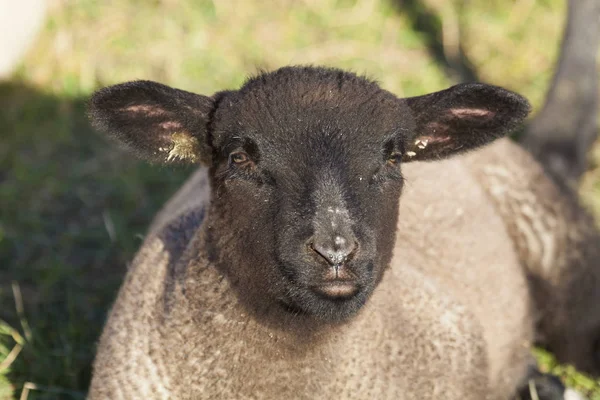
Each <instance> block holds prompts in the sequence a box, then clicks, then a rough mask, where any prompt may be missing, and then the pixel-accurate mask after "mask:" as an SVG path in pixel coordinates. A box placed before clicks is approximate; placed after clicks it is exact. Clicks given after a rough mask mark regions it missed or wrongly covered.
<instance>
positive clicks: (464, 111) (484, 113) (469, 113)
mask: <svg viewBox="0 0 600 400" xmlns="http://www.w3.org/2000/svg"><path fill="white" fill-rule="evenodd" d="M448 111H450V114H452V115H453V116H455V117H458V118H465V117H466V118H469V117H471V118H472V117H477V118H492V117H493V116H494V115H496V113H495V112H493V111H490V110H484V109H481V108H451V109H450V110H448Z"/></svg>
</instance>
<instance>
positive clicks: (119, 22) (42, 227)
mask: <svg viewBox="0 0 600 400" xmlns="http://www.w3.org/2000/svg"><path fill="white" fill-rule="evenodd" d="M461 4H462V6H461ZM565 11H566V4H565V3H564V2H563V1H559V0H543V1H535V0H514V1H510V2H507V1H503V0H492V1H490V0H471V1H469V2H461V1H458V0H454V1H443V0H426V1H422V2H417V1H416V0H387V1H386V0H382V1H376V0H296V1H293V0H277V1H275V0H274V1H268V2H265V1H260V0H236V1H230V2H225V1H218V0H213V1H210V0H201V1H198V0H180V1H178V0H162V1H161V0H152V1H140V0H113V1H93V0H79V1H74V0H72V1H68V0H62V1H61V0H50V8H49V13H48V19H47V22H46V24H45V27H44V28H43V31H42V33H41V34H40V35H39V37H38V39H37V41H36V43H35V44H34V45H33V47H32V48H31V49H30V50H29V51H28V53H27V55H26V57H25V59H24V60H23V62H22V64H21V65H20V67H19V68H18V69H17V71H16V72H15V74H14V76H13V77H12V78H11V79H10V80H9V81H7V82H4V83H0V132H1V136H0V205H1V207H0V304H1V305H2V306H1V307H0V318H1V320H2V321H1V322H0V399H4V398H7V399H9V398H13V396H14V398H19V397H20V398H22V399H57V398H60V399H63V398H64V399H79V398H84V397H85V393H86V390H87V386H88V384H89V379H90V363H91V361H92V358H93V354H94V350H95V349H94V346H95V341H96V340H97V338H98V336H99V334H100V331H101V328H102V325H103V322H104V318H105V316H106V311H107V309H108V307H109V306H110V304H111V302H112V301H113V300H114V298H115V294H116V291H117V289H118V286H119V284H120V282H121V279H122V277H123V274H124V272H125V269H126V266H127V263H128V262H129V261H130V260H131V258H132V255H133V254H134V252H135V250H136V249H137V247H138V246H139V245H140V243H141V241H142V237H143V235H144V234H145V230H146V228H147V226H148V225H149V223H150V221H151V218H152V216H153V215H154V213H155V212H156V211H157V210H158V208H159V207H160V206H161V204H162V203H163V202H164V201H165V200H166V199H167V198H168V197H169V196H170V195H171V194H172V193H173V192H174V191H175V190H176V188H177V187H178V186H179V185H180V184H181V183H182V182H183V180H184V179H185V177H186V176H187V175H188V174H189V173H190V169H183V168H179V169H167V168H163V167H152V166H148V165H146V164H145V163H143V162H140V161H137V160H134V159H131V158H130V157H129V156H127V155H126V154H125V153H123V152H122V151H119V150H117V148H116V147H115V146H114V144H113V143H109V142H107V141H106V140H104V139H103V138H102V137H100V136H99V135H97V134H96V133H94V132H93V131H92V130H91V129H90V127H89V125H88V122H87V120H86V118H85V102H86V99H87V98H88V96H89V94H90V93H91V92H92V91H93V90H94V89H96V88H98V87H101V86H104V85H108V84H113V83H118V82H122V81H125V80H132V79H138V78H141V79H153V80H157V81H160V82H163V83H166V84H170V85H173V86H176V87H180V88H185V89H187V90H191V91H195V92H198V93H203V94H211V93H213V92H214V91H216V90H220V89H224V88H235V87H237V86H238V85H239V84H240V83H241V82H243V81H244V79H245V78H246V77H247V76H248V75H249V74H253V73H255V72H257V71H258V70H259V69H273V68H276V67H279V66H283V65H288V64H298V63H303V64H306V63H312V64H324V65H330V66H337V67H343V68H347V69H351V70H353V71H355V72H358V73H363V74H367V75H369V76H370V77H373V78H375V79H377V80H378V81H379V82H380V83H381V85H382V86H383V87H384V88H386V89H388V90H390V91H392V92H394V93H396V94H398V95H401V96H402V95H404V96H409V95H417V94H422V93H425V92H427V91H434V90H439V89H442V88H445V87H447V86H449V85H450V84H452V83H453V82H455V81H456V80H458V79H461V78H476V79H479V80H482V81H485V82H489V83H493V84H496V85H501V86H505V87H507V88H509V89H512V90H515V91H518V92H519V93H522V94H523V95H525V96H527V97H528V98H529V99H530V100H531V101H532V103H533V105H534V112H535V111H536V110H539V108H540V106H541V104H542V101H543V98H544V95H545V92H546V90H547V87H548V83H549V79H550V77H551V74H552V68H553V66H554V62H555V58H556V56H557V52H558V45H559V42H560V35H561V33H562V28H563V25H564V17H565ZM442 21H443V22H442ZM599 180H600V173H598V172H597V171H596V170H595V169H592V170H591V172H590V173H589V174H588V176H587V179H586V184H585V186H584V189H583V194H584V196H585V198H586V200H587V201H588V203H589V204H590V205H592V206H593V207H594V208H595V209H597V210H598V211H600V193H598V192H597V189H596V188H597V187H600V185H598V184H597V182H598V181H599ZM538 358H539V359H540V360H541V361H542V364H543V365H544V366H545V368H549V369H552V370H553V371H555V372H558V373H560V374H561V376H563V378H564V379H565V380H566V381H567V382H568V383H569V384H571V385H574V386H575V387H577V388H579V389H581V390H582V391H583V392H586V393H587V394H588V395H589V396H591V397H592V398H593V399H596V400H598V399H600V382H598V381H593V380H591V379H588V378H586V377H584V376H583V375H581V374H579V373H577V372H576V371H574V370H573V369H572V368H570V367H567V366H557V365H555V364H554V362H553V360H552V358H551V355H548V354H543V353H542V352H538Z"/></svg>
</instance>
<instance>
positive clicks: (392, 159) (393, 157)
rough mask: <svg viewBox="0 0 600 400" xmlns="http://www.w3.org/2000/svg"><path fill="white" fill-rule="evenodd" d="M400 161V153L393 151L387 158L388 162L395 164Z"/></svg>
mask: <svg viewBox="0 0 600 400" xmlns="http://www.w3.org/2000/svg"><path fill="white" fill-rule="evenodd" d="M400 161H402V153H398V152H394V153H392V154H390V156H389V157H388V159H387V162H388V164H391V165H397V164H400Z"/></svg>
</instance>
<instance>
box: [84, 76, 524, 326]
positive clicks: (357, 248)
mask: <svg viewBox="0 0 600 400" xmlns="http://www.w3.org/2000/svg"><path fill="white" fill-rule="evenodd" d="M528 111H529V105H528V103H527V101H526V100H525V99H523V98H522V97H520V96H518V95H516V94H514V93H512V92H509V91H506V90H504V89H501V88H498V87H493V86H489V85H483V84H462V85H457V86H454V87H451V88H449V89H447V90H444V91H441V92H436V93H432V94H428V95H425V96H419V97H413V98H407V99H399V98H397V97H395V96H394V95H393V94H391V93H389V92H387V91H385V90H382V89H381V88H379V86H378V85H377V84H375V83H373V82H370V81H368V80H366V79H364V78H361V77H358V76H356V75H354V74H351V73H347V72H342V71H339V70H335V69H324V68H312V67H287V68H282V69H280V70H277V71H275V72H272V73H266V74H262V75H260V76H258V77H255V78H253V79H250V80H249V81H248V82H246V83H245V84H244V86H243V87H242V88H241V89H240V90H238V91H227V92H220V93H217V94H215V95H214V96H212V97H205V96H200V95H196V94H192V93H188V92H184V91H180V90H176V89H172V88H169V87H166V86H163V85H160V84H158V83H154V82H148V81H137V82H130V83H125V84H121V85H116V86H112V87H108V88H105V89H102V90H100V91H98V92H97V93H96V94H95V95H94V96H93V98H92V101H91V104H90V115H91V118H92V120H93V121H94V123H95V125H96V126H97V127H98V128H99V129H101V130H103V131H105V132H107V133H109V134H111V135H112V136H114V137H116V138H117V139H120V140H121V141H122V142H124V143H125V144H126V145H128V146H129V147H130V148H131V149H133V150H134V151H135V152H137V153H139V154H140V155H141V156H143V157H145V158H147V159H150V160H153V161H159V162H165V163H168V162H172V161H189V162H197V163H200V164H204V165H207V166H209V167H210V171H211V174H210V176H211V185H212V201H211V207H210V211H209V217H208V218H209V219H208V221H207V224H206V226H207V228H206V231H205V234H206V237H207V238H208V239H207V240H208V243H209V244H210V246H211V248H212V250H213V251H212V252H211V254H212V257H213V260H212V261H213V262H214V263H215V264H217V265H218V266H220V268H222V270H223V271H224V272H225V273H226V275H228V277H229V279H230V281H231V283H232V285H233V286H234V287H236V288H238V290H240V293H241V294H242V295H247V296H250V298H252V299H254V300H257V299H260V301H263V302H264V304H270V305H275V306H276V307H283V308H285V309H287V310H290V311H293V312H301V313H303V314H307V315H309V316H312V317H316V318H320V319H324V320H327V321H334V320H335V321H339V320H344V319H346V318H348V317H350V316H352V315H354V314H355V313H356V312H357V311H358V310H359V309H360V308H361V306H362V305H363V304H364V303H365V302H366V301H367V299H368V298H369V296H370V295H371V293H372V292H373V290H374V289H375V287H376V286H377V284H378V282H379V281H380V280H381V278H382V275H383V272H384V270H385V268H386V267H387V265H388V264H389V262H390V259H391V256H392V248H393V243H394V240H395V230H396V223H397V219H398V215H397V210H398V199H399V197H400V192H401V190H402V186H403V178H402V173H401V164H402V163H404V162H411V161H415V160H435V159H440V158H445V157H447V156H450V155H453V154H456V153H459V152H463V151H466V150H470V149H474V148H476V147H479V146H481V145H485V144H486V143H489V142H491V141H493V140H494V139H496V138H499V137H501V136H503V135H505V134H506V133H507V132H510V131H511V130H512V129H514V128H515V127H516V126H517V125H518V124H519V123H520V122H521V121H522V120H523V119H524V118H525V116H526V115H527V113H528ZM423 201H426V199H424V200H423Z"/></svg>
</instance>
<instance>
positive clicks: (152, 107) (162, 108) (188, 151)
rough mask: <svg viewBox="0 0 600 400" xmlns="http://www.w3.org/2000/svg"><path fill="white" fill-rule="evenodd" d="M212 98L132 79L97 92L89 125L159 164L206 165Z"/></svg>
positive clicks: (91, 106) (90, 110)
mask: <svg viewBox="0 0 600 400" xmlns="http://www.w3.org/2000/svg"><path fill="white" fill-rule="evenodd" d="M213 108H214V102H213V99H212V98H210V97H206V96H201V95H198V94H195V93H191V92H186V91H184V90H179V89H175V88H172V87H169V86H165V85H163V84H160V83H157V82H152V81H132V82H126V83H122V84H119V85H114V86H109V87H106V88H103V89H100V90H98V91H97V92H95V93H94V94H93V96H92V98H91V99H90V102H89V109H88V111H89V112H88V114H89V117H90V119H91V121H92V125H93V126H94V127H95V128H97V129H98V130H100V131H101V132H103V133H105V134H106V135H108V136H109V137H112V138H113V139H116V140H117V141H118V142H120V143H121V144H122V145H124V146H125V147H126V148H127V149H128V150H130V151H132V152H133V153H135V154H137V155H138V156H139V157H141V158H144V159H146V160H150V161H153V162H158V163H174V162H184V163H202V164H209V163H210V161H211V155H212V151H211V148H210V146H209V143H208V138H207V135H208V133H207V125H208V122H209V115H210V112H211V111H212V109H213Z"/></svg>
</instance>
